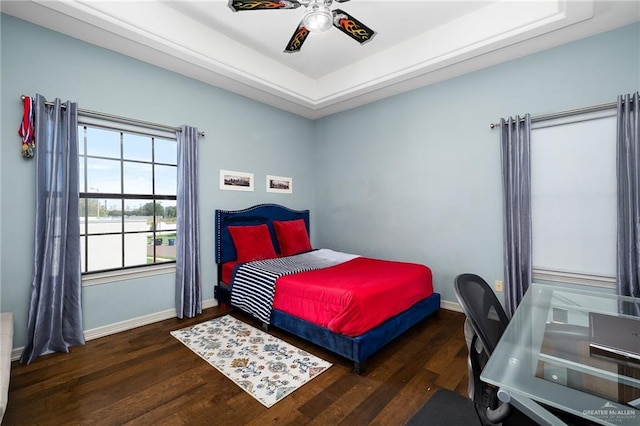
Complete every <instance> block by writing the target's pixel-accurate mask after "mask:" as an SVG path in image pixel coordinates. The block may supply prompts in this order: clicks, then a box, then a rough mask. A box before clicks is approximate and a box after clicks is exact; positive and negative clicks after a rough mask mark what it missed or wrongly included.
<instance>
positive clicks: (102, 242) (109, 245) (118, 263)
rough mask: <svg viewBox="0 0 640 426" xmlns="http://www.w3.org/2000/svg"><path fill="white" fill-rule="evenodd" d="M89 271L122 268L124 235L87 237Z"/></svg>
mask: <svg viewBox="0 0 640 426" xmlns="http://www.w3.org/2000/svg"><path fill="white" fill-rule="evenodd" d="M87 238H88V239H89V241H88V247H87V250H88V256H89V271H99V270H102V269H112V268H121V267H122V235H96V236H89V237H87Z"/></svg>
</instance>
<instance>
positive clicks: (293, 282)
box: [214, 204, 440, 373]
mask: <svg viewBox="0 0 640 426" xmlns="http://www.w3.org/2000/svg"><path fill="white" fill-rule="evenodd" d="M309 229H310V228H309V210H292V209H289V208H287V207H284V206H281V205H278V204H260V205H256V206H253V207H249V208H247V209H244V210H235V211H232V210H216V212H215V238H216V254H215V261H216V264H217V267H218V284H217V285H216V287H215V291H214V294H215V298H216V299H217V301H218V304H219V305H221V306H225V305H227V306H231V307H233V308H234V309H239V310H241V311H244V312H248V313H249V314H251V315H253V316H254V317H256V318H258V319H260V321H261V322H262V323H263V328H265V329H266V328H267V327H268V326H269V325H272V326H274V327H277V328H279V329H282V330H285V331H287V332H289V333H291V334H294V335H296V336H298V337H301V338H303V339H305V340H308V341H310V342H312V343H314V344H316V345H319V346H321V347H323V348H326V349H328V350H330V351H332V352H334V353H336V354H338V355H341V356H343V357H345V358H347V359H349V360H351V361H353V362H354V370H355V371H356V372H357V373H361V372H362V371H363V370H364V366H365V361H366V360H367V358H369V357H370V356H371V355H373V354H374V353H375V352H377V351H378V350H379V349H381V348H382V347H384V346H385V345H386V344H388V343H389V342H391V341H392V340H394V339H395V338H396V337H398V336H399V335H401V334H402V333H404V332H405V331H407V330H408V329H409V328H411V327H412V326H413V325H415V324H417V323H418V322H420V321H422V320H423V319H425V318H426V317H428V316H429V315H431V314H433V313H434V312H436V311H437V310H438V309H439V308H440V295H439V294H438V293H435V292H434V291H433V284H432V277H431V270H430V269H429V268H428V267H426V266H424V265H418V264H414V263H404V262H395V261H387V260H378V259H369V258H366V257H362V256H357V255H350V254H345V253H339V252H333V251H331V250H326V249H320V250H314V249H312V247H311V245H310V241H309V232H308V230H309ZM236 246H237V248H238V250H236ZM309 259H310V261H311V263H310V264H307V261H308V260H309ZM298 262H302V264H303V265H304V267H301V266H300V264H299V263H298ZM315 262H320V263H318V264H316V263H315ZM289 263H291V264H294V265H295V266H294V267H292V266H290V265H289ZM282 264H286V266H284V267H286V268H292V269H289V270H288V272H286V273H284V272H283V273H278V274H275V273H271V272H272V270H271V269H270V268H272V267H273V268H283V266H282ZM274 265H276V266H274ZM309 265H312V266H309ZM318 265H319V266H318ZM296 268H298V269H296ZM256 270H257V271H258V272H256ZM278 271H280V269H278ZM252 274H254V275H252ZM272 275H273V277H272ZM265 276H266V277H267V279H270V280H273V283H272V284H271V285H272V287H273V290H272V293H271V294H270V295H269V294H267V295H266V296H265V295H264V294H262V291H258V290H255V288H257V287H255V285H256V282H255V280H258V281H259V280H261V279H263V277H265ZM354 280H355V281H354ZM276 283H277V285H276ZM260 285H263V283H260ZM265 285H267V286H268V285H269V284H265ZM356 286H357V287H358V290H357V291H356V290H354V289H353V288H354V287H356ZM252 293H254V294H252ZM267 293H268V292H267ZM245 297H247V298H248V299H250V300H249V301H246V300H245ZM251 298H257V299H259V301H260V304H262V303H263V302H264V301H262V300H261V299H260V298H266V299H267V302H266V303H269V298H270V302H271V303H272V305H268V307H265V306H262V305H261V308H260V309H262V311H259V310H258V311H253V309H254V304H253V303H254V300H253V299H251ZM318 300H321V301H318ZM256 303H258V302H256ZM373 306H375V308H374V307H373ZM256 309H258V308H256Z"/></svg>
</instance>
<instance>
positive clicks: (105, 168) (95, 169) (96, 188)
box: [87, 158, 122, 194]
mask: <svg viewBox="0 0 640 426" xmlns="http://www.w3.org/2000/svg"><path fill="white" fill-rule="evenodd" d="M120 182H121V181H120V161H114V160H99V159H96V158H88V159H87V192H102V193H109V192H110V193H116V194H119V193H121V191H122V190H121V188H122V186H121V184H120Z"/></svg>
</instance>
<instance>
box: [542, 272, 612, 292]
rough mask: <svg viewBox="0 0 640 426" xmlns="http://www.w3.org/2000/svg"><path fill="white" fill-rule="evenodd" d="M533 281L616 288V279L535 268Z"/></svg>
mask: <svg viewBox="0 0 640 426" xmlns="http://www.w3.org/2000/svg"><path fill="white" fill-rule="evenodd" d="M533 280H534V281H551V282H559V283H568V284H579V285H587V286H591V287H600V288H616V277H608V276H602V275H589V274H576V273H572V272H563V271H551V270H545V269H535V268H534V270H533Z"/></svg>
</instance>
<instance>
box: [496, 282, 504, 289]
mask: <svg viewBox="0 0 640 426" xmlns="http://www.w3.org/2000/svg"><path fill="white" fill-rule="evenodd" d="M494 288H495V289H496V291H504V287H503V286H502V281H501V280H496V282H495V284H494Z"/></svg>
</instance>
